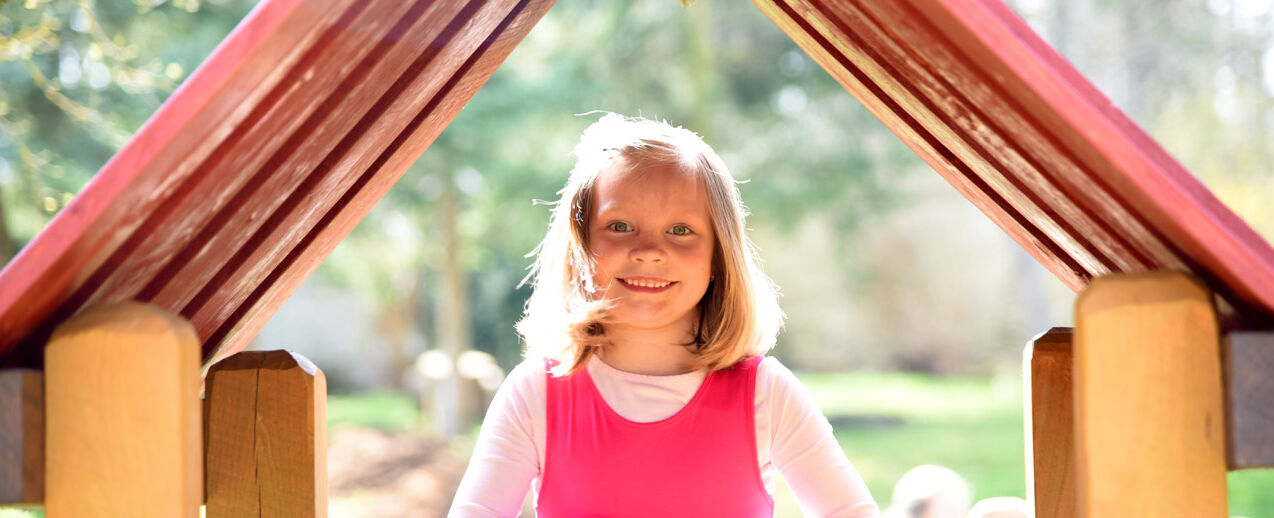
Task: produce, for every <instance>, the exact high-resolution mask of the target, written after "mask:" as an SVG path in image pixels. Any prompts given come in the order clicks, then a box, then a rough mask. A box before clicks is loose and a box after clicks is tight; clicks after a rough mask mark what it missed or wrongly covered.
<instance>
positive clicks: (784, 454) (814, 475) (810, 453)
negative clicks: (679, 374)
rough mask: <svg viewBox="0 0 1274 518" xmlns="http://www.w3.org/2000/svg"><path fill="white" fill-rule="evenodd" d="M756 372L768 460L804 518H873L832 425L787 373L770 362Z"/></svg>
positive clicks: (864, 488) (866, 494)
mask: <svg viewBox="0 0 1274 518" xmlns="http://www.w3.org/2000/svg"><path fill="white" fill-rule="evenodd" d="M760 367H761V368H760V369H759V371H758V376H757V377H758V380H757V381H758V383H757V389H758V390H760V391H764V395H766V396H767V399H768V402H769V406H770V413H771V419H770V431H771V447H770V452H771V453H770V458H771V461H772V462H773V463H774V467H775V468H777V469H778V472H779V474H780V475H781V476H782V477H783V480H785V481H787V485H788V487H790V488H792V493H793V494H794V495H795V496H796V501H797V503H798V504H800V506H801V510H802V511H804V512H805V514H806V515H808V516H834V517H854V518H869V517H870V518H878V517H879V516H880V509H879V508H878V507H877V506H876V502H875V500H873V499H872V497H871V492H870V491H868V490H867V484H865V483H864V482H863V479H862V477H860V476H859V475H858V471H856V470H855V469H854V466H853V465H851V464H850V463H849V459H848V458H846V457H845V452H844V451H842V450H841V448H840V444H838V443H837V442H836V438H835V437H834V436H833V435H832V425H831V424H829V423H828V422H827V417H825V416H824V415H823V413H822V412H821V411H820V410H819V409H818V404H817V403H815V402H814V397H813V396H812V395H810V393H809V391H808V390H806V389H805V387H804V386H803V385H801V382H800V381H799V380H797V379H796V376H795V375H794V374H792V371H790V370H788V369H787V367H784V366H783V364H781V363H779V361H778V360H777V359H775V358H773V357H770V358H766V359H765V361H764V362H763V363H762V364H761V365H760Z"/></svg>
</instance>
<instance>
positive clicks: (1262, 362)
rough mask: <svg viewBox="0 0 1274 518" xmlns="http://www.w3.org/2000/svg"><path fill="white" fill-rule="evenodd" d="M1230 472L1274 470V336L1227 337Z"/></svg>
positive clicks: (1253, 333)
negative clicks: (1238, 470) (1258, 469)
mask: <svg viewBox="0 0 1274 518" xmlns="http://www.w3.org/2000/svg"><path fill="white" fill-rule="evenodd" d="M1223 357H1224V358H1225V374H1226V376H1225V397H1226V415H1227V416H1228V420H1227V422H1226V424H1227V425H1228V428H1227V430H1228V431H1229V435H1228V437H1229V443H1228V448H1227V451H1228V452H1229V456H1228V460H1229V467H1230V469H1249V468H1271V467H1274V375H1272V373H1274V333H1270V332H1239V333H1230V334H1229V335H1227V336H1226V338H1225V354H1224V355H1223Z"/></svg>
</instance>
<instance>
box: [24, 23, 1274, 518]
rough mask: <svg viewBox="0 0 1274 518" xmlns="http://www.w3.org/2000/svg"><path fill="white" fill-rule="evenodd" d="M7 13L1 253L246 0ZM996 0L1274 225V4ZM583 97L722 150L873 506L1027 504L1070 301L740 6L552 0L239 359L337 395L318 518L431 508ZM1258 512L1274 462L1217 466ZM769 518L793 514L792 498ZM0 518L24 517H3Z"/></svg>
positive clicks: (499, 358) (501, 357)
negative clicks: (927, 480) (1026, 411)
mask: <svg viewBox="0 0 1274 518" xmlns="http://www.w3.org/2000/svg"><path fill="white" fill-rule="evenodd" d="M253 4H254V2H249V1H239V0H219V1H218V0H171V1H166V2H165V1H162V0H160V1H149V0H134V1H132V2H127V1H122V0H121V1H104V2H98V1H94V0H0V38H2V39H0V263H4V262H7V261H8V260H9V259H10V258H12V257H13V256H14V254H16V253H17V251H18V250H20V249H21V248H22V246H23V245H24V244H26V243H27V242H29V241H30V240H31V239H32V238H33V237H34V236H35V235H36V234H37V233H38V232H39V231H40V230H41V229H42V228H43V227H44V226H45V225H46V224H47V223H48V221H49V220H50V219H51V218H52V217H53V216H54V215H55V214H56V213H57V212H58V210H60V209H61V208H62V207H64V206H65V205H66V204H67V203H68V202H69V201H70V200H71V199H72V198H74V196H75V195H76V193H77V192H78V191H79V190H80V189H81V188H82V187H83V186H84V185H85V183H86V182H87V181H88V180H89V179H90V178H91V177H92V175H93V174H94V173H95V172H96V171H97V170H98V169H99V168H100V167H101V166H102V165H103V164H104V163H105V162H106V161H107V159H109V158H110V157H111V156H112V155H113V154H114V153H115V151H116V150H118V149H119V148H120V147H121V146H122V145H123V144H124V143H125V142H126V141H127V140H128V138H129V137H130V135H131V134H132V133H133V132H134V131H136V129H137V128H138V127H140V125H141V124H142V123H143V122H144V121H145V120H146V118H147V117H149V116H150V114H151V113H153V112H154V111H155V110H156V108H158V106H159V105H160V104H161V103H162V102H163V101H164V99H165V98H166V97H167V96H168V95H169V94H171V93H172V92H173V90H174V89H175V88H176V87H177V86H178V85H179V84H180V83H181V81H182V80H183V79H184V78H185V77H186V76H188V75H189V74H190V72H191V71H193V70H194V69H195V68H196V67H198V65H199V63H200V62H201V61H202V60H203V59H204V57H206V56H207V55H208V53H209V52H211V50H212V49H213V48H214V47H215V46H216V45H217V43H218V42H220V41H221V39H222V38H224V37H225V36H226V34H228V33H229V32H230V30H231V29H232V28H233V27H234V25H235V24H236V23H238V21H239V20H241V19H242V18H243V16H244V15H245V14H246V13H247V12H248V11H249V10H250V9H251V8H252V6H253ZM1009 5H1010V6H1011V7H1012V8H1013V9H1014V10H1015V11H1016V12H1017V13H1018V14H1019V16H1021V17H1022V18H1024V19H1025V20H1026V21H1027V22H1028V23H1029V24H1030V25H1031V26H1032V27H1034V28H1035V30H1036V31H1037V32H1039V33H1040V35H1041V36H1042V37H1043V38H1044V39H1045V40H1047V41H1048V42H1049V43H1051V44H1052V45H1053V46H1054V47H1056V48H1057V49H1058V50H1059V51H1060V52H1061V53H1062V54H1063V55H1064V56H1065V57H1066V58H1067V59H1069V60H1070V61H1071V63H1073V64H1074V65H1075V67H1076V68H1077V69H1079V70H1080V71H1081V72H1082V73H1083V74H1085V75H1086V76H1087V77H1088V78H1089V80H1090V81H1092V82H1093V83H1094V84H1095V85H1096V86H1097V87H1098V88H1099V89H1100V90H1101V91H1102V92H1104V93H1105V94H1106V95H1107V96H1108V97H1109V98H1110V99H1111V100H1112V101H1113V102H1114V103H1115V104H1116V105H1117V106H1119V107H1120V108H1122V109H1123V110H1124V111H1125V112H1126V113H1127V114H1128V115H1129V116H1131V117H1132V118H1133V119H1134V120H1135V121H1136V122H1138V123H1139V124H1140V125H1141V126H1142V127H1143V128H1144V129H1145V130H1146V131H1147V132H1149V133H1150V134H1151V135H1152V136H1153V137H1154V138H1156V139H1157V140H1158V141H1159V142H1160V144H1161V145H1162V146H1163V147H1164V148H1166V149H1167V150H1168V151H1169V152H1170V153H1171V154H1172V155H1173V156H1175V157H1176V158H1177V159H1178V160H1179V161H1181V162H1182V163H1183V164H1184V165H1185V166H1186V168H1188V169H1189V170H1191V171H1193V172H1194V173H1195V174H1196V175H1197V176H1198V177H1199V178H1200V179H1201V180H1202V181H1203V182H1204V183H1205V184H1206V185H1207V186H1208V187H1210V188H1211V189H1212V191H1213V192H1214V193H1215V194H1216V195H1217V197H1219V198H1220V199H1221V200H1222V201H1223V202H1224V203H1225V204H1227V205H1228V206H1229V207H1230V208H1231V209H1232V210H1234V211H1235V212H1236V213H1238V214H1239V215H1240V216H1242V217H1243V218H1244V219H1246V220H1247V221H1248V223H1249V224H1250V225H1251V226H1252V227H1254V228H1255V229H1256V230H1257V232H1259V233H1260V234H1262V235H1263V236H1265V237H1266V239H1271V238H1274V202H1272V201H1271V200H1274V171H1271V169H1272V168H1274V0H1011V1H1009ZM593 110H607V111H616V112H620V113H624V114H628V115H644V116H646V117H648V118H662V119H667V120H668V121H670V122H672V123H673V124H676V125H683V126H686V127H688V128H690V129H692V130H694V131H696V132H698V133H700V134H701V135H703V136H704V138H705V140H707V142H708V143H709V144H711V145H712V146H713V147H714V148H715V149H716V150H717V151H718V152H719V153H720V154H721V156H722V157H723V158H724V159H725V160H726V163H727V164H729V166H730V167H731V169H732V171H733V172H734V174H735V176H736V177H738V178H740V179H743V180H746V182H747V183H744V184H742V185H741V187H740V189H741V190H742V193H743V197H744V200H745V201H746V202H747V203H748V205H749V207H750V209H751V211H752V216H751V218H750V219H749V227H750V228H751V231H752V238H753V240H754V241H755V242H756V243H757V245H758V246H759V247H760V249H761V255H762V257H763V259H764V261H765V267H766V270H767V272H768V273H769V274H770V276H771V277H773V278H774V280H775V281H776V282H777V284H778V285H779V286H780V287H781V289H782V292H783V294H784V296H783V298H782V300H781V303H782V306H783V308H784V310H785V311H786V312H787V314H788V321H787V327H786V330H785V331H784V332H783V334H782V335H781V336H780V338H779V345H778V347H777V348H776V349H775V350H774V352H773V354H774V355H775V356H778V357H779V358H780V359H782V361H783V362H784V363H785V364H786V365H788V366H790V367H791V368H792V369H793V370H794V371H796V372H798V374H799V375H800V376H801V379H802V381H803V382H804V383H805V384H806V386H807V387H808V388H809V389H810V390H811V391H812V392H813V393H814V395H815V396H816V397H817V398H818V400H819V402H820V404H821V405H822V408H823V410H824V411H825V413H826V414H827V415H828V417H829V419H830V420H831V422H832V424H833V425H834V427H835V429H836V434H837V438H838V439H839V440H840V441H841V444H842V446H843V447H844V449H845V451H846V452H847V453H848V455H849V458H850V460H851V461H852V462H853V463H854V464H855V466H856V467H857V468H858V470H859V471H860V473H861V474H862V475H863V477H864V478H865V479H866V480H867V483H868V485H869V487H870V488H871V490H872V492H873V494H874V495H875V496H876V498H877V500H878V501H879V502H880V503H881V505H882V507H885V506H887V505H888V503H889V502H890V498H891V493H892V492H893V488H894V483H895V482H896V481H897V480H898V479H899V477H900V476H901V475H902V474H903V473H904V472H905V471H906V470H907V469H909V468H911V467H913V466H916V465H918V464H925V463H936V464H941V465H945V466H948V467H950V468H952V469H954V470H956V471H957V472H958V473H960V474H961V475H962V476H963V477H964V478H965V479H966V480H967V481H968V482H969V483H970V485H971V488H972V492H973V494H974V497H975V499H981V498H987V497H996V496H1018V497H1024V496H1025V493H1026V490H1025V485H1024V478H1025V468H1024V460H1023V425H1022V423H1023V421H1022V419H1023V417H1022V397H1021V394H1022V386H1021V385H1022V380H1021V378H1022V376H1021V368H1022V367H1021V365H1022V350H1023V347H1024V345H1025V344H1026V342H1027V341H1028V340H1030V339H1031V337H1032V336H1034V335H1036V334H1038V333H1040V332H1043V331H1045V330H1047V329H1048V328H1049V327H1051V326H1070V325H1071V323H1072V319H1071V306H1072V304H1073V300H1074V294H1073V293H1071V292H1070V291H1069V290H1068V289H1066V288H1065V287H1064V286H1063V285H1062V284H1061V283H1060V282H1059V281H1058V280H1056V279H1055V278H1054V277H1053V276H1052V275H1051V274H1050V273H1049V272H1048V271H1046V270H1045V269H1044V268H1043V267H1042V266H1040V265H1038V264H1037V263H1036V262H1035V261H1034V260H1033V259H1032V258H1031V257H1030V256H1029V255H1028V254H1027V253H1026V252H1025V251H1023V250H1022V249H1021V248H1020V247H1019V246H1017V245H1016V244H1015V243H1014V242H1012V241H1011V240H1010V239H1009V238H1008V237H1007V236H1006V235H1005V234H1004V233H1003V232H1001V231H1000V230H999V229H998V228H996V227H995V226H994V225H993V224H991V222H990V221H988V220H987V219H986V218H985V217H983V216H982V215H981V214H980V213H979V212H978V211H977V210H976V209H975V208H974V207H973V206H972V205H971V204H970V203H968V202H967V201H966V200H964V199H963V198H962V197H961V196H960V195H959V194H958V193H956V192H955V190H954V189H952V188H951V187H950V186H949V185H947V184H946V183H945V181H944V180H942V179H941V177H940V176H938V175H937V174H935V173H934V172H933V171H932V170H930V169H929V168H928V166H926V165H925V164H924V163H923V162H921V161H920V159H919V158H917V157H916V156H915V155H914V154H913V153H912V152H911V151H910V150H909V149H908V148H906V147H905V146H904V145H903V144H902V143H901V142H900V141H899V140H898V139H897V138H896V137H895V136H894V135H893V134H892V133H890V132H889V131H888V130H887V129H885V128H884V127H883V126H882V125H881V124H880V123H879V122H878V121H877V120H876V119H875V118H874V117H873V116H872V115H871V114H870V113H868V112H867V111H866V110H865V109H864V108H863V107H862V106H861V105H860V104H859V103H858V102H857V101H856V100H855V99H854V98H853V97H852V96H850V95H849V94H848V93H847V92H845V90H844V89H842V88H841V87H840V86H839V85H838V84H836V83H835V82H834V81H833V80H832V79H831V78H830V77H829V76H828V75H827V74H826V73H825V72H824V71H823V70H822V69H820V68H819V67H818V66H817V65H816V64H815V63H814V62H813V61H811V60H810V59H809V58H808V57H806V56H805V54H804V53H803V52H801V51H800V50H799V49H798V48H797V47H796V46H795V44H793V43H792V42H791V41H790V40H789V39H788V38H787V37H786V36H785V35H784V34H783V33H782V32H781V31H779V29H778V28H777V27H775V26H774V25H773V23H771V22H770V21H769V20H768V19H766V18H765V17H764V16H763V15H762V14H761V12H760V11H758V10H757V9H756V8H755V7H754V6H752V5H751V4H749V3H746V2H724V1H720V0H699V1H698V2H695V3H694V4H693V5H692V6H691V7H690V8H688V9H683V8H681V7H680V6H679V5H678V3H677V2H675V1H673V0H651V1H644V2H614V1H588V0H577V1H573V2H561V3H560V4H559V5H557V6H556V7H554V8H553V9H552V10H551V11H550V12H549V14H548V15H547V16H546V17H545V18H544V19H543V20H542V21H541V22H540V23H539V25H537V26H536V27H535V29H534V30H533V31H532V32H531V34H530V35H529V36H528V37H527V39H526V40H525V41H524V42H523V43H522V44H521V45H520V46H519V47H518V48H517V49H516V50H515V51H514V52H513V54H512V55H511V56H510V57H509V59H508V60H507V61H506V62H505V63H504V65H503V66H502V67H501V68H500V69H499V70H498V71H497V72H496V73H495V75H494V76H493V77H492V78H491V80H490V82H488V83H487V85H486V86H485V87H483V89H482V90H481V91H480V92H479V93H478V94H477V96H476V97H474V99H473V101H472V102H471V103H470V104H469V105H468V106H467V107H466V108H465V109H464V110H463V111H462V112H461V113H460V115H459V116H458V117H457V118H456V119H455V121H454V122H453V123H452V124H451V125H450V126H449V127H448V128H447V130H446V131H445V132H444V133H443V134H442V135H441V136H440V137H439V138H438V140H437V141H436V142H435V143H434V144H433V145H432V147H430V148H429V150H428V152H426V153H425V154H424V155H423V156H422V157H421V159H420V160H419V161H418V162H417V163H416V164H414V165H413V166H412V168H411V170H410V171H408V172H407V174H406V175H405V176H404V177H403V178H402V180H400V181H399V183H398V184H397V185H396V186H395V187H394V189H393V190H391V191H390V193H389V194H388V196H386V197H385V198H384V199H383V200H382V201H381V202H380V203H379V204H378V205H377V206H376V208H375V209H374V210H373V211H372V213H371V214H370V215H369V216H368V217H367V218H366V219H365V220H364V221H363V222H362V223H361V224H360V225H359V226H358V227H357V228H356V229H355V230H354V232H353V233H352V234H351V235H350V236H349V237H348V238H347V239H346V240H345V242H344V243H342V244H341V245H340V247H338V248H337V249H336V251H335V252H334V253H333V254H332V256H331V257H329V258H328V259H327V261H326V262H325V263H324V264H323V265H322V267H321V268H320V269H319V271H318V273H317V274H316V275H314V276H313V277H312V278H311V279H310V280H309V281H307V283H306V284H305V285H304V286H303V287H302V288H301V289H300V290H299V291H298V292H297V293H296V295H294V296H293V297H292V298H291V300H289V302H288V303H287V304H286V305H285V306H284V307H283V309H282V310H281V311H279V313H278V314H277V315H276V316H275V317H274V318H273V320H272V321H271V322H270V323H269V324H268V325H267V327H266V328H265V329H264V330H263V331H262V332H261V334H260V335H259V336H258V337H257V338H256V340H255V342H254V343H253V346H252V347H253V348H256V349H280V348H286V349H291V350H294V351H298V352H300V353H302V354H304V355H306V356H308V357H309V358H310V359H312V360H314V361H315V363H317V364H318V365H319V367H320V368H322V369H323V371H324V372H325V373H326V375H327V380H328V384H329V390H330V398H329V401H328V405H329V416H330V421H331V429H330V434H329V439H330V441H331V447H330V450H329V455H330V460H329V468H330V484H331V492H330V495H331V498H332V503H331V505H332V508H331V509H332V514H333V516H429V515H434V514H436V515H441V514H442V513H443V512H445V509H446V507H447V505H448V504H449V502H450V499H451V495H452V492H453V491H454V487H455V484H456V483H457V482H458V479H459V476H460V474H461V473H462V472H463V469H464V463H465V461H466V459H467V458H468V455H469V452H470V451H471V449H472V444H473V439H474V437H475V436H476V430H477V427H478V424H479V422H480V420H481V416H482V412H483V410H484V408H485V407H484V403H485V401H486V399H487V398H489V396H490V392H491V391H492V390H493V389H494V388H495V387H497V386H498V384H499V382H500V380H501V377H502V375H503V373H505V372H508V371H509V370H510V369H512V367H513V366H514V365H516V364H517V363H518V362H519V361H520V359H521V344H519V342H518V338H517V336H516V334H515V333H514V331H513V323H514V322H515V321H516V320H517V318H518V317H519V315H520V314H521V310H522V306H523V302H524V300H525V299H526V297H527V295H528V294H529V289H528V288H527V287H525V286H519V281H520V280H521V279H522V278H523V277H524V276H525V274H526V272H527V270H526V268H527V266H528V265H529V263H530V260H529V259H528V258H527V257H526V254H527V253H528V252H530V251H531V250H532V249H533V248H534V247H535V245H536V243H537V242H538V241H539V240H540V239H541V238H542V236H543V233H544V230H545V228H546V224H547V221H548V213H549V210H548V207H546V206H544V205H542V204H541V205H536V204H534V203H533V200H553V199H556V192H557V190H558V189H560V188H561V186H562V184H563V183H564V182H565V179H566V173H567V171H568V170H569V169H570V168H571V166H572V164H573V160H572V157H571V156H570V154H569V152H570V150H571V148H572V147H573V146H574V144H575V142H576V141H577V140H578V136H579V133H580V131H581V130H583V129H584V127H586V126H587V125H588V124H590V123H591V122H593V121H595V120H596V119H597V118H598V115H597V114H592V115H580V114H586V113H588V112H591V111H593ZM1230 482H1231V491H1230V495H1231V496H1230V501H1231V513H1232V514H1233V515H1236V516H1251V517H1256V516H1266V517H1269V516H1274V470H1255V471H1247V472H1239V473H1232V474H1231V475H1230ZM776 498H777V500H778V506H779V510H778V513H779V514H778V515H779V516H794V515H799V510H798V509H797V507H796V504H795V502H794V500H793V499H792V498H791V496H790V493H789V492H788V491H787V490H786V489H785V488H780V492H779V495H778V496H777V497H776ZM6 513H9V514H15V513H24V512H23V511H15V510H8V511H6V510H0V516H6Z"/></svg>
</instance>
